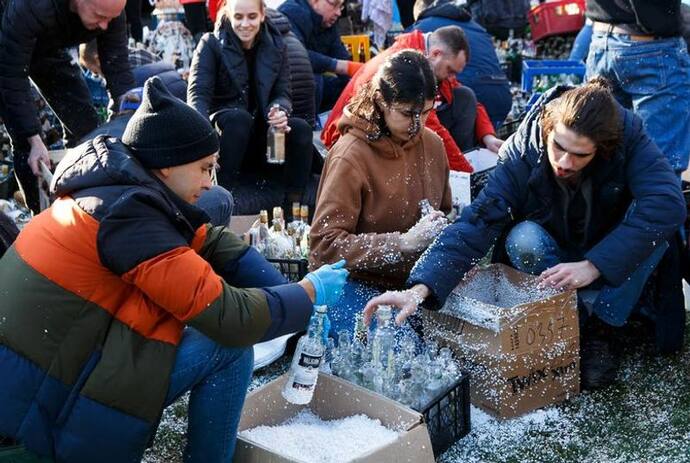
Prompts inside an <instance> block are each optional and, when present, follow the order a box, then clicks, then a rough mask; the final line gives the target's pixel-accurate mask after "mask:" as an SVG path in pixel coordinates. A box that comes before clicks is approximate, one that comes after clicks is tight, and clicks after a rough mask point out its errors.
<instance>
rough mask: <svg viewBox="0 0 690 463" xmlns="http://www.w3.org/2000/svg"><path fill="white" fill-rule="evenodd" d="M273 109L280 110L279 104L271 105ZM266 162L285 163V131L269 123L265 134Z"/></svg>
mask: <svg viewBox="0 0 690 463" xmlns="http://www.w3.org/2000/svg"><path fill="white" fill-rule="evenodd" d="M271 109H272V110H273V111H278V110H280V106H278V105H273V107H272V108H271ZM266 162H268V163H269V164H284V163H285V132H283V131H282V130H281V129H277V128H275V126H273V125H270V124H269V127H268V133H267V134H266Z"/></svg>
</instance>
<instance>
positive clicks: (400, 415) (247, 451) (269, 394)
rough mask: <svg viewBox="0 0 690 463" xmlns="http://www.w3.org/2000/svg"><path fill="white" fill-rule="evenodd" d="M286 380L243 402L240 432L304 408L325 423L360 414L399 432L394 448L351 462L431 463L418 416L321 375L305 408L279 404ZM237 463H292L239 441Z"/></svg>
mask: <svg viewBox="0 0 690 463" xmlns="http://www.w3.org/2000/svg"><path fill="white" fill-rule="evenodd" d="M286 379H287V375H283V376H281V377H279V378H277V379H275V380H273V381H271V382H270V383H268V384H266V385H264V386H263V387H261V388H259V389H256V390H255V391H253V392H252V393H250V394H249V395H248V396H247V399H246V401H245V403H244V408H243V409H242V417H241V418H240V425H239V431H240V432H241V431H244V430H246V429H251V428H255V427H257V426H261V425H269V426H275V425H278V424H281V423H284V422H285V421H286V420H288V419H289V418H292V417H293V416H295V415H296V414H297V413H299V411H300V410H302V409H303V408H306V407H308V408H310V409H311V410H312V411H313V412H314V413H315V414H316V415H318V416H319V417H321V418H322V419H324V420H333V419H338V418H345V417H348V416H352V415H356V414H360V413H361V414H364V415H367V416H369V417H370V418H375V419H379V420H381V423H382V424H383V425H384V426H386V427H388V428H391V429H396V430H400V429H402V430H403V433H402V434H400V436H399V437H398V438H397V439H396V440H395V441H394V442H392V443H390V444H388V445H385V446H383V447H379V448H378V449H376V450H373V451H371V452H369V453H368V454H365V455H362V456H360V457H358V458H356V459H353V460H351V461H352V462H357V463H364V462H367V463H388V462H390V463H402V462H409V463H425V462H430V463H433V461H434V455H433V453H432V450H431V441H430V440H429V433H428V432H427V428H426V425H425V424H424V422H423V420H422V415H421V414H420V413H417V412H415V411H414V410H411V409H409V408H407V407H404V406H403V405H400V404H399V403H397V402H394V401H393V400H390V399H388V398H386V397H383V396H381V395H378V394H375V393H373V392H370V391H368V390H366V389H364V388H362V387H359V386H357V385H354V384H352V383H349V382H347V381H345V380H343V379H341V378H337V377H335V376H332V375H328V374H324V373H319V380H318V383H317V385H316V391H315V392H314V398H313V399H312V401H311V403H310V404H309V405H294V404H291V403H288V402H287V401H285V399H283V396H282V395H281V393H280V391H281V389H282V387H283V384H284V383H285V381H286ZM233 461H234V462H236V463H284V462H294V461H295V460H292V459H290V458H288V457H286V456H283V455H281V454H280V449H268V448H265V447H263V446H261V445H258V444H255V443H253V442H250V441H248V440H246V439H244V438H243V437H241V436H237V447H236V450H235V457H234V460H233Z"/></svg>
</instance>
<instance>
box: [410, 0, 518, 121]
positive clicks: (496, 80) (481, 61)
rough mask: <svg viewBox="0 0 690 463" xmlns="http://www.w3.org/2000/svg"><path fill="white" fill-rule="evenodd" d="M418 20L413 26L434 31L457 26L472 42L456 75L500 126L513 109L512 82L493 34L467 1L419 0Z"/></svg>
mask: <svg viewBox="0 0 690 463" xmlns="http://www.w3.org/2000/svg"><path fill="white" fill-rule="evenodd" d="M415 16H416V18H417V21H416V22H415V23H414V24H413V25H412V27H411V29H416V30H419V31H422V32H433V31H435V30H437V29H439V28H441V27H444V26H458V27H460V28H461V29H462V30H463V31H464V32H465V37H466V38H467V43H468V44H469V52H468V54H467V55H468V56H469V57H471V58H470V59H468V60H467V64H466V65H465V68H464V69H463V71H462V72H460V73H458V75H457V77H458V80H459V81H460V83H462V85H463V86H465V87H469V88H471V89H472V90H473V91H474V93H475V95H476V96H477V100H478V101H479V102H480V103H482V104H483V105H484V107H486V111H487V112H488V113H489V118H490V119H491V122H492V123H493V125H494V128H499V127H500V126H501V125H502V124H503V121H504V120H505V118H506V116H507V115H508V113H509V112H510V108H511V106H512V104H513V97H512V95H511V93H510V82H508V79H507V78H506V75H505V73H504V72H503V70H502V69H501V66H500V64H499V63H498V57H497V56H496V49H495V48H494V43H493V39H492V38H491V35H489V33H488V32H487V31H486V29H484V28H483V27H482V26H480V25H479V24H478V23H477V22H475V21H474V20H473V19H472V15H471V13H470V12H469V10H468V9H467V7H466V5H465V4H464V2H462V3H460V2H458V1H457V0H436V1H433V0H417V2H416V3H415Z"/></svg>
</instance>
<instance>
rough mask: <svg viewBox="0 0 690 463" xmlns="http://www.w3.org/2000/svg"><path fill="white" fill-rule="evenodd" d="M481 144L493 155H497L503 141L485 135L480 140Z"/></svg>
mask: <svg viewBox="0 0 690 463" xmlns="http://www.w3.org/2000/svg"><path fill="white" fill-rule="evenodd" d="M482 143H484V146H486V148H487V149H489V150H491V151H493V152H494V153H498V149H499V148H500V147H501V145H502V144H503V140H501V139H500V138H496V137H495V136H494V135H485V136H484V138H482Z"/></svg>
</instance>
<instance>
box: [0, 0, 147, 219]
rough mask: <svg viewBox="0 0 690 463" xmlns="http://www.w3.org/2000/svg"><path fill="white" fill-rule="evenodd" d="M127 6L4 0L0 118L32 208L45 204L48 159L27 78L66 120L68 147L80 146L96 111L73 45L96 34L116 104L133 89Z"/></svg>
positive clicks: (0, 2) (86, 0) (102, 1)
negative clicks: (43, 176)
mask: <svg viewBox="0 0 690 463" xmlns="http://www.w3.org/2000/svg"><path fill="white" fill-rule="evenodd" d="M124 7H125V0H0V9H1V10H2V22H1V23H0V117H2V119H3V121H4V122H5V125H6V126H7V129H8V132H9V133H10V137H11V138H12V148H13V153H14V170H15V174H16V176H17V179H18V181H19V183H20V185H21V188H22V191H23V192H24V196H25V198H26V202H27V204H28V206H29V207H30V208H31V210H32V211H34V213H36V212H38V211H39V209H40V205H39V200H38V182H37V178H36V176H39V175H40V168H39V161H42V162H44V163H45V164H46V165H50V161H49V159H48V150H47V149H46V145H45V143H44V141H43V139H42V135H43V134H42V130H41V126H40V124H39V121H38V116H37V114H36V109H35V107H34V105H32V104H30V103H29V102H30V101H31V93H30V88H31V83H30V81H29V79H31V81H33V83H34V84H36V86H37V87H38V88H39V89H40V91H41V94H42V95H43V96H44V97H45V99H46V100H47V101H48V103H49V104H50V106H51V108H52V109H53V110H54V111H55V113H56V115H57V116H58V118H59V119H60V121H61V122H62V124H63V127H64V129H65V134H66V138H67V146H68V147H69V146H74V145H75V144H76V141H77V140H79V139H80V138H81V137H82V136H83V135H85V134H86V133H88V132H90V131H91V130H93V129H94V128H95V127H96V126H97V125H98V116H97V114H96V111H95V109H94V107H93V105H92V103H91V95H90V93H89V89H88V87H87V85H86V82H85V81H84V78H83V76H82V73H81V70H80V69H79V66H78V65H77V63H76V62H75V61H74V60H73V59H72V56H71V55H70V54H69V52H68V50H67V49H68V48H69V47H73V46H76V45H78V44H80V43H84V42H89V41H90V40H92V39H93V38H96V39H97V41H98V50H99V54H100V56H101V62H102V63H103V74H104V75H105V77H106V79H107V86H108V91H109V93H110V96H111V98H112V99H113V100H114V101H118V100H119V99H120V98H122V97H123V96H124V95H125V93H126V92H127V91H128V90H129V89H131V88H132V87H134V78H133V77H132V72H131V68H130V65H129V61H128V60H127V25H126V23H125V15H124V13H123V9H124ZM118 106H119V105H118V104H117V103H116V104H115V105H114V107H118Z"/></svg>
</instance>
